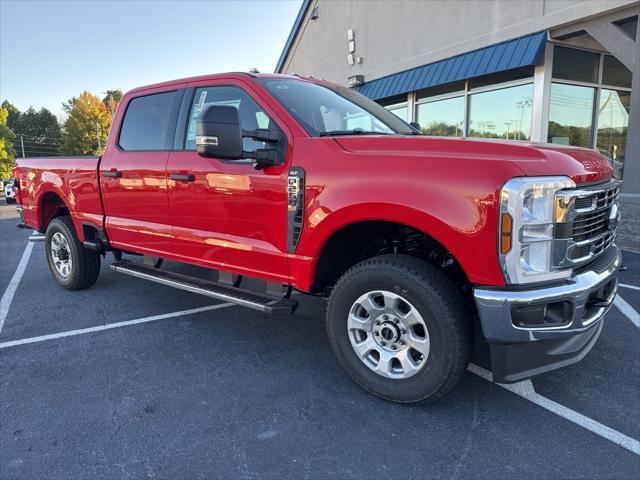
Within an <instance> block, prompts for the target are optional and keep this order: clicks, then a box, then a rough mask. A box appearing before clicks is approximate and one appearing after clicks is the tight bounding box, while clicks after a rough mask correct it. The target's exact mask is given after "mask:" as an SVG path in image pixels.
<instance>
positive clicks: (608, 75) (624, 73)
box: [602, 55, 631, 88]
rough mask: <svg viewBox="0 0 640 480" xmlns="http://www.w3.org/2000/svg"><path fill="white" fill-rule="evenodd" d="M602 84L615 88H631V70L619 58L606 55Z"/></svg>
mask: <svg viewBox="0 0 640 480" xmlns="http://www.w3.org/2000/svg"><path fill="white" fill-rule="evenodd" d="M602 83H603V84H604V85H612V86H615V87H627V88H631V70H629V69H628V68H627V67H625V66H624V65H623V64H622V63H621V62H620V60H618V59H617V58H615V57H612V56H611V55H605V56H604V62H603V64H602Z"/></svg>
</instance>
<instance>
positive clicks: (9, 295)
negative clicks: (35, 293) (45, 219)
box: [0, 242, 33, 333]
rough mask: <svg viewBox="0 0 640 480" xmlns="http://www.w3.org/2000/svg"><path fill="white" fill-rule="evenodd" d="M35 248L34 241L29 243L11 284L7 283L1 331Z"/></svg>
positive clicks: (0, 314) (0, 304) (0, 312)
mask: <svg viewBox="0 0 640 480" xmlns="http://www.w3.org/2000/svg"><path fill="white" fill-rule="evenodd" d="M32 250H33V243H31V242H29V243H27V246H26V247H25V249H24V252H23V253H22V258H21V259H20V263H18V268H16V271H15V272H14V273H13V277H11V280H10V281H9V285H7V288H6V290H5V291H4V293H3V294H2V300H0V333H1V332H2V327H4V321H5V320H6V319H7V314H8V313H9V309H10V308H11V302H12V301H13V296H14V295H15V293H16V290H17V289H18V285H19V284H20V280H22V275H24V271H25V270H26V269H27V263H29V257H30V256H31V251H32Z"/></svg>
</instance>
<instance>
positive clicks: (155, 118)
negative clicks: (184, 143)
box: [118, 91, 176, 151]
mask: <svg viewBox="0 0 640 480" xmlns="http://www.w3.org/2000/svg"><path fill="white" fill-rule="evenodd" d="M175 97H176V92H175V91H173V92H164V93H157V94H155V95H146V96H144V97H137V98H134V99H132V100H131V101H130V102H129V105H128V106H127V111H126V113H125V114H124V120H123V121H122V128H121V129H120V139H119V141H118V144H119V145H120V148H122V149H123V150H129V151H132V150H133V151H135V150H167V149H169V145H168V139H167V130H168V128H169V123H170V122H171V118H172V115H171V113H172V111H173V106H174V101H175Z"/></svg>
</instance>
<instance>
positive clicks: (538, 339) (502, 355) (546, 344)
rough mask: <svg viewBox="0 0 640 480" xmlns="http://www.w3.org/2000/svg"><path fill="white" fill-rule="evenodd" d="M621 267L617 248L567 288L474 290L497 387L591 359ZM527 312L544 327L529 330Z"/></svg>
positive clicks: (556, 286) (612, 297)
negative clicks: (592, 349) (531, 313)
mask: <svg viewBox="0 0 640 480" xmlns="http://www.w3.org/2000/svg"><path fill="white" fill-rule="evenodd" d="M620 264H621V254H620V250H619V249H618V247H617V246H615V245H612V246H611V247H609V248H608V249H607V250H606V251H605V252H604V253H603V254H602V255H601V256H600V258H598V259H597V260H596V261H595V262H594V263H592V264H591V265H589V267H588V268H587V269H586V270H584V271H579V272H578V273H577V274H575V275H574V276H573V277H572V278H571V279H569V281H567V282H566V283H564V284H562V285H555V286H551V287H542V288H535V289H530V290H507V289H501V290H498V289H494V290H492V289H487V288H476V289H474V297H475V302H476V306H477V308H478V314H479V316H480V323H481V325H482V333H483V335H484V337H485V339H486V340H487V342H488V343H489V346H490V348H491V368H492V370H493V378H494V381H496V382H500V383H510V382H516V381H519V380H522V379H525V378H529V377H532V376H534V375H538V374H541V373H544V372H547V371H549V370H554V369H556V368H560V367H564V366H566V365H570V364H572V363H575V362H578V361H580V360H581V359H582V358H583V357H584V356H585V355H586V354H587V353H589V351H590V350H591V348H592V347H593V345H594V344H595V342H596V340H597V339H598V337H599V336H600V332H601V331H602V325H603V322H602V319H603V317H604V315H605V313H607V311H608V310H609V308H610V307H611V304H612V303H613V300H614V298H615V295H616V292H617V289H618V282H617V280H616V278H615V277H614V274H615V272H616V271H617V270H618V267H619V266H620ZM523 312H529V313H530V312H538V314H540V315H542V316H543V317H544V318H545V321H544V322H543V323H540V324H538V325H535V326H528V324H527V323H523V322H522V319H523V318H525V319H526V316H527V313H523ZM540 312H544V313H540ZM547 317H549V320H550V321H549V322H547V321H546V319H547Z"/></svg>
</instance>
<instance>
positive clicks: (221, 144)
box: [196, 105, 243, 160]
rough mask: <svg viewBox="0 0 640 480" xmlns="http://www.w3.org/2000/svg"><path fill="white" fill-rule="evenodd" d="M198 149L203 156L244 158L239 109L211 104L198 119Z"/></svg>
mask: <svg viewBox="0 0 640 480" xmlns="http://www.w3.org/2000/svg"><path fill="white" fill-rule="evenodd" d="M196 151H197V152H198V155H200V156H202V157H210V158H223V159H227V160H238V159H241V158H243V152H242V128H241V127H240V115H239V113H238V109H237V108H236V107H232V106H226V105H211V106H209V107H207V108H206V109H205V111H204V112H203V113H202V115H200V117H199V118H198V120H197V121H196Z"/></svg>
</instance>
